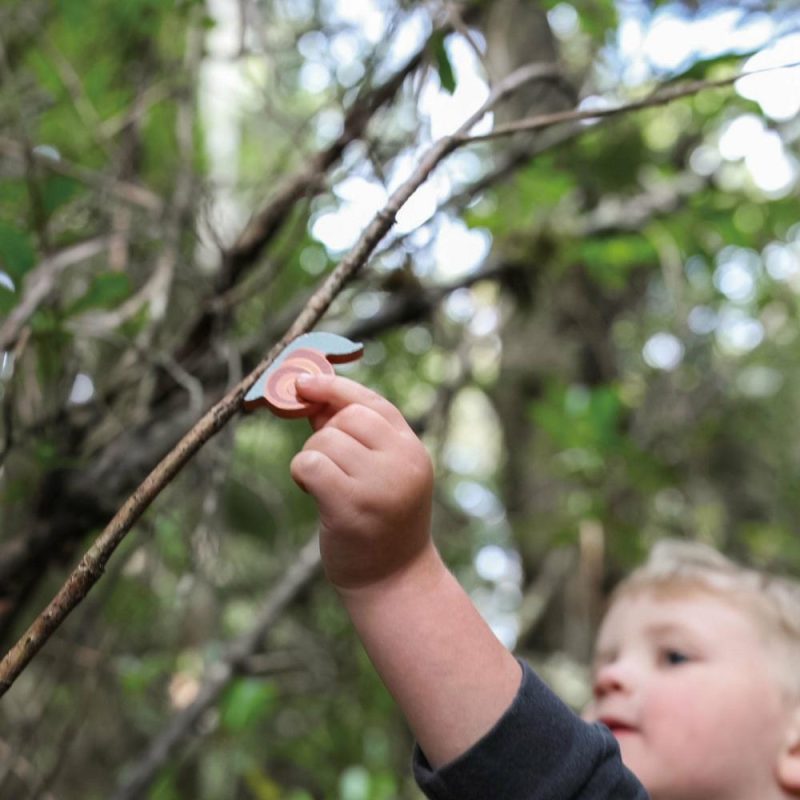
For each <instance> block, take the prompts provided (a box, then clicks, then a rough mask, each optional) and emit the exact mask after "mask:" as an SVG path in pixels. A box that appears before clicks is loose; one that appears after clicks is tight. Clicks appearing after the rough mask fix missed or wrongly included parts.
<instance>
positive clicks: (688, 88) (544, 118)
mask: <svg viewBox="0 0 800 800" xmlns="http://www.w3.org/2000/svg"><path fill="white" fill-rule="evenodd" d="M795 67H800V62H793V63H790V64H781V65H779V66H777V67H763V68H762V69H754V70H751V71H750V72H743V73H740V74H739V75H733V76H731V77H729V78H719V79H717V80H705V81H691V82H689V83H685V84H678V85H676V86H668V87H666V88H662V89H659V90H657V91H655V92H654V93H653V94H651V95H650V96H649V97H646V98H644V99H643V100H636V101H634V102H632V103H623V104H621V105H617V106H611V107H609V108H595V109H586V110H574V109H573V110H572V111H556V112H553V113H551V114H539V115H537V116H535V117H527V118H526V119H521V120H517V121H516V122H510V123H508V124H507V125H499V126H498V127H496V128H495V129H494V130H492V131H490V132H489V133H484V134H478V135H474V136H469V135H465V136H463V137H462V141H463V142H464V143H472V142H483V141H488V140H489V139H498V138H501V137H505V136H509V135H510V134H513V133H522V132H525V131H536V130H540V129H542V128H552V127H553V126H554V125H559V124H561V123H564V122H582V121H584V120H592V119H601V118H603V117H614V116H617V115H619V114H627V113H630V112H631V111H642V110H644V109H647V108H655V107H657V106H663V105H667V104H668V103H673V102H675V101H676V100H680V99H681V98H684V97H691V96H692V95H695V94H699V93H700V92H702V91H705V90H706V89H722V88H725V87H727V86H731V85H732V84H734V83H736V81H739V80H742V78H747V77H749V76H751V75H759V74H761V73H765V72H774V71H775V70H780V69H793V68H795Z"/></svg>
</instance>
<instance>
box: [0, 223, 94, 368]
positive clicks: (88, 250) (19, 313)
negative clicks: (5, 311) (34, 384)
mask: <svg viewBox="0 0 800 800" xmlns="http://www.w3.org/2000/svg"><path fill="white" fill-rule="evenodd" d="M107 246H108V239H107V237H105V236H98V237H97V238H95V239H89V240H88V241H85V242H80V243H79V244H74V245H72V246H70V247H65V248H64V249H63V250H59V251H58V252H57V253H53V254H52V255H51V256H49V257H48V258H46V259H45V260H44V261H42V263H41V264H39V266H38V267H36V268H35V269H33V270H31V271H30V272H29V273H28V274H27V275H26V276H25V293H24V294H23V296H22V300H20V302H19V303H18V304H17V305H16V306H15V307H14V309H13V310H12V312H11V313H10V314H9V315H8V318H7V319H6V321H5V322H4V323H3V324H2V326H0V353H2V352H4V351H5V350H8V348H9V347H11V346H12V345H13V344H14V342H15V341H16V339H17V337H18V336H19V334H20V331H21V330H22V328H23V327H24V325H25V324H26V323H27V321H28V320H29V319H30V318H31V317H32V316H33V314H34V313H35V312H36V310H37V309H38V308H39V307H40V306H41V304H42V303H43V302H44V301H45V300H46V299H47V297H48V296H49V295H50V292H51V291H52V290H53V289H54V288H55V287H56V283H57V281H58V278H59V277H60V276H61V274H62V273H63V272H64V270H65V269H67V267H71V266H72V265H73V264H77V263H79V262H80V261H85V260H86V259H89V258H93V257H94V256H96V255H97V254H98V253H102V252H103V250H104V249H105V248H106V247H107Z"/></svg>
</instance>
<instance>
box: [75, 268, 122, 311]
mask: <svg viewBox="0 0 800 800" xmlns="http://www.w3.org/2000/svg"><path fill="white" fill-rule="evenodd" d="M130 290H131V286H130V280H129V278H128V276H127V275H125V274H123V273H121V272H101V273H100V274H99V275H96V276H95V278H94V280H93V281H92V283H91V284H90V285H89V288H88V289H87V290H86V294H84V295H83V297H81V298H79V299H78V300H76V301H75V302H74V303H73V304H72V305H71V306H70V307H69V309H67V312H66V314H67V316H73V315H75V314H81V313H83V312H84V311H88V310H89V309H90V308H113V307H114V306H116V305H117V304H118V303H120V302H121V301H122V300H124V299H125V298H126V297H127V296H128V295H129V294H130Z"/></svg>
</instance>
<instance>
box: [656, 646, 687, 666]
mask: <svg viewBox="0 0 800 800" xmlns="http://www.w3.org/2000/svg"><path fill="white" fill-rule="evenodd" d="M661 660H662V661H663V662H664V663H665V664H668V665H669V666H675V665H677V664H685V663H686V662H687V661H689V656H688V655H686V653H684V652H683V651H682V650H678V649H677V648H674V647H665V648H664V649H663V650H662V651H661Z"/></svg>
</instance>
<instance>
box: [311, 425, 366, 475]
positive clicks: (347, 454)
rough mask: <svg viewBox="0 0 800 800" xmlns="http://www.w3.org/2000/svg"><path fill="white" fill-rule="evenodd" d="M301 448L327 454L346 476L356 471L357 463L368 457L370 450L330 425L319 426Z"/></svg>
mask: <svg viewBox="0 0 800 800" xmlns="http://www.w3.org/2000/svg"><path fill="white" fill-rule="evenodd" d="M303 450H315V451H317V452H319V453H322V454H323V455H325V456H327V457H328V458H329V459H330V460H331V461H332V462H333V463H334V464H335V465H336V466H337V467H338V468H339V469H340V470H341V471H342V472H344V473H345V474H346V475H347V476H348V477H353V476H354V475H355V474H356V473H357V472H358V465H359V464H360V463H361V462H363V461H364V460H365V459H366V458H369V454H370V451H369V449H368V448H367V447H365V446H364V445H363V444H362V443H361V442H360V441H358V439H356V438H354V437H353V436H351V435H350V434H349V433H347V432H346V431H343V430H341V429H340V428H338V427H336V426H334V425H333V424H331V425H326V426H325V427H324V428H320V430H318V431H317V432H316V433H315V434H313V435H312V436H311V438H309V440H308V441H307V442H306V444H305V447H304V448H303Z"/></svg>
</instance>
